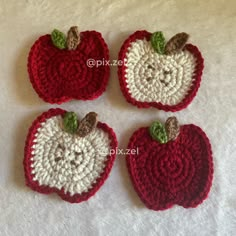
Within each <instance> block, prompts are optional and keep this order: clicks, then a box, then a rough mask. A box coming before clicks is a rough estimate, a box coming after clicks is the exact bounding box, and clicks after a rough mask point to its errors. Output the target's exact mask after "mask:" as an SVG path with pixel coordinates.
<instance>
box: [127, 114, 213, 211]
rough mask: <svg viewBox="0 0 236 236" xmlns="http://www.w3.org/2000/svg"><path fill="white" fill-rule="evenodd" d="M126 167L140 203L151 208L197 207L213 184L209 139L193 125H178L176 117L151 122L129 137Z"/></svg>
mask: <svg viewBox="0 0 236 236" xmlns="http://www.w3.org/2000/svg"><path fill="white" fill-rule="evenodd" d="M128 148H129V150H132V149H136V150H138V151H137V153H136V154H128V155H127V157H126V158H127V159H126V160H127V166H128V171H129V174H130V177H131V180H132V183H133V186H134V188H135V190H136V192H137V193H138V196H139V197H140V199H141V200H142V201H143V203H144V204H145V205H146V206H147V207H148V208H150V209H152V210H156V211H158V210H165V209H168V208H170V207H172V206H173V205H175V204H178V205H180V206H183V207H185V208H189V207H196V206H197V205H199V204H200V203H202V202H203V200H204V199H206V198H207V196H208V193H209V191H210V188H211V185H212V178H213V160H212V151H211V145H210V142H209V140H208V138H207V136H206V134H205V133H204V132H203V131H202V129H201V128H199V127H198V126H196V125H193V124H190V125H183V126H180V127H179V125H178V121H177V119H176V118H175V117H170V118H168V119H167V121H166V123H165V126H164V125H162V124H161V123H160V122H158V121H156V122H154V123H153V124H152V125H151V126H150V127H149V128H148V127H144V128H140V129H138V130H137V131H135V132H134V134H133V135H132V137H131V138H130V141H129V145H128Z"/></svg>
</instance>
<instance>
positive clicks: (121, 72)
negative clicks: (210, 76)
mask: <svg viewBox="0 0 236 236" xmlns="http://www.w3.org/2000/svg"><path fill="white" fill-rule="evenodd" d="M150 37H151V33H149V32H147V31H145V30H142V31H136V32H135V33H133V34H132V35H130V36H129V38H128V39H126V40H125V42H124V43H123V45H122V47H121V50H120V52H119V60H120V61H123V63H122V65H120V66H118V77H119V81H120V87H121V91H122V93H123V94H124V96H125V98H126V100H127V102H129V103H131V104H133V105H135V106H137V107H138V108H149V107H155V108H157V109H160V110H164V111H172V112H175V111H179V110H182V109H184V108H186V107H187V106H188V105H189V104H190V103H191V102H192V100H193V98H194V97H195V96H196V94H197V91H198V89H199V87H200V82H201V77H202V71H203V68H204V59H203V57H202V55H201V52H200V51H199V50H198V48H197V47H196V46H194V45H192V44H187V45H185V47H184V50H188V51H189V52H191V53H192V54H193V55H194V57H195V58H196V68H195V71H194V72H195V76H194V78H193V86H192V88H191V89H190V91H189V93H188V95H187V96H186V97H185V98H184V99H183V100H182V101H181V102H180V103H178V104H176V105H173V106H171V105H164V104H162V103H160V102H139V101H137V100H135V98H133V97H132V96H131V94H130V93H129V90H128V88H127V82H126V78H125V71H126V69H127V67H126V66H125V63H124V59H125V58H126V53H127V51H128V48H129V47H130V44H131V43H132V42H134V41H136V40H143V39H146V40H148V41H149V40H150Z"/></svg>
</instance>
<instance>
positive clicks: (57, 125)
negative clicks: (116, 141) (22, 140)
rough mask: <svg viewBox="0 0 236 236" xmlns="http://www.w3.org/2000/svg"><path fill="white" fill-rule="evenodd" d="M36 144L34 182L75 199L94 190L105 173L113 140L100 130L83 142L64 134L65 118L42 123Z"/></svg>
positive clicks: (33, 156) (34, 150)
mask: <svg viewBox="0 0 236 236" xmlns="http://www.w3.org/2000/svg"><path fill="white" fill-rule="evenodd" d="M34 143H35V144H34V145H33V147H32V148H33V150H32V158H31V161H32V164H31V168H32V174H33V175H34V178H33V180H34V181H38V183H39V185H44V186H45V185H46V186H49V187H53V188H57V189H62V188H63V189H64V192H65V193H69V194H70V195H71V196H72V195H74V194H77V193H78V194H81V193H83V192H88V191H89V189H91V188H92V184H94V183H96V180H97V178H98V177H99V176H100V175H101V173H103V170H104V168H105V162H106V160H107V156H108V154H109V152H110V139H109V136H108V134H107V133H106V132H104V131H103V130H102V129H99V128H96V129H95V130H93V131H92V132H91V133H90V134H89V135H87V136H86V137H84V138H80V137H77V136H76V135H71V134H69V133H66V132H64V131H63V129H62V117H61V116H54V117H52V118H50V119H48V120H46V122H44V123H42V124H41V127H40V128H39V129H38V132H37V133H36V135H35V139H34ZM72 163H73V164H72Z"/></svg>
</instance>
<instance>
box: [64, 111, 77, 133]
mask: <svg viewBox="0 0 236 236" xmlns="http://www.w3.org/2000/svg"><path fill="white" fill-rule="evenodd" d="M78 123H79V122H78V117H77V115H76V113H74V112H67V113H66V114H65V115H64V117H63V125H64V129H65V131H66V132H68V133H71V134H74V133H75V132H76V131H77V129H78V126H79V124H78Z"/></svg>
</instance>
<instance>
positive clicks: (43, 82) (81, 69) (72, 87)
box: [28, 26, 110, 104]
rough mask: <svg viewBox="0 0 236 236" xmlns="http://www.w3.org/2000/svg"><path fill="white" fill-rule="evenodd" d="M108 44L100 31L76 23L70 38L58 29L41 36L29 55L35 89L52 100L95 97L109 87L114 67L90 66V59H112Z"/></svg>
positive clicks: (54, 101) (42, 96)
mask: <svg viewBox="0 0 236 236" xmlns="http://www.w3.org/2000/svg"><path fill="white" fill-rule="evenodd" d="M108 59H109V51H108V47H107V45H106V43H105V41H104V39H103V38H102V35H101V34H100V33H98V32H96V31H84V32H80V33H79V32H78V28H77V27H76V26H73V27H71V28H70V30H69V31H68V34H67V37H66V36H65V35H64V34H63V33H62V32H60V31H58V30H54V31H53V32H52V34H51V35H49V34H47V35H43V36H41V37H40V38H39V39H38V40H37V41H36V42H35V43H34V45H33V46H32V48H31V50H30V53H29V57H28V72H29V78H30V81H31V83H32V85H33V88H34V89H35V91H36V92H37V93H38V95H39V96H40V97H41V98H42V99H43V100H44V101H46V102H49V103H58V104H60V103H63V102H66V101H69V100H71V99H77V100H92V99H95V98H97V97H99V96H100V95H101V94H102V93H103V92H104V91H105V89H106V86H107V83H108V77H109V72H110V68H109V66H107V65H100V66H96V64H95V65H94V66H93V67H91V66H90V67H89V66H87V63H88V60H92V61H93V62H95V63H96V61H102V60H108Z"/></svg>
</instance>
